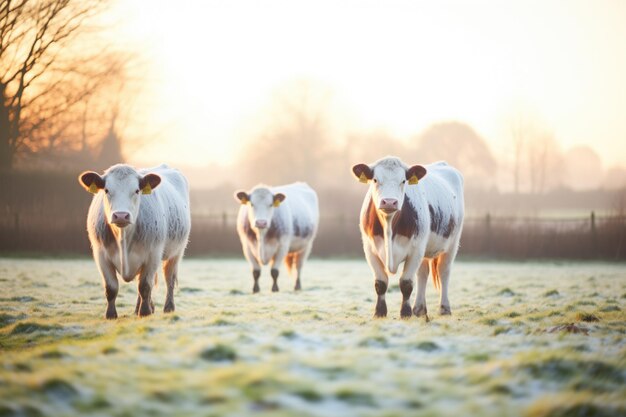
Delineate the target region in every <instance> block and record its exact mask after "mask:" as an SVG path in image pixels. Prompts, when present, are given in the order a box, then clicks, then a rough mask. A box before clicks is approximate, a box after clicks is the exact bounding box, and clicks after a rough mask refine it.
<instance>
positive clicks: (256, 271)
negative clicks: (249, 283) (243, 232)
mask: <svg viewBox="0 0 626 417" xmlns="http://www.w3.org/2000/svg"><path fill="white" fill-rule="evenodd" d="M243 248H244V250H243V254H244V256H245V257H246V259H247V260H248V262H249V263H250V265H251V266H252V279H254V285H253V287H252V293H254V294H256V293H258V292H259V291H260V290H261V289H260V287H259V277H260V276H261V264H260V263H259V261H258V260H257V258H256V257H255V256H254V254H253V253H252V250H251V248H250V245H249V244H248V243H247V242H246V244H245V245H244V246H243Z"/></svg>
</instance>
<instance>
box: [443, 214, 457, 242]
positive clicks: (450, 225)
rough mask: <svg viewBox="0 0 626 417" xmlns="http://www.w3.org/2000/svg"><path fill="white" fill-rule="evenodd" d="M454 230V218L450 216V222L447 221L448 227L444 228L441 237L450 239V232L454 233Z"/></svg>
mask: <svg viewBox="0 0 626 417" xmlns="http://www.w3.org/2000/svg"><path fill="white" fill-rule="evenodd" d="M455 228H456V221H454V217H452V216H450V221H448V225H447V226H446V229H445V230H444V232H443V237H445V238H448V237H450V235H451V234H452V232H454V229H455Z"/></svg>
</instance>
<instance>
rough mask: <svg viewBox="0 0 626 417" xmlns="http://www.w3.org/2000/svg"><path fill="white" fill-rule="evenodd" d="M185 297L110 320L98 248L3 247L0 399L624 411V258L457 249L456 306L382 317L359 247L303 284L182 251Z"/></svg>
mask: <svg viewBox="0 0 626 417" xmlns="http://www.w3.org/2000/svg"><path fill="white" fill-rule="evenodd" d="M179 281H180V283H179V288H178V289H177V290H176V307H177V311H176V312H175V313H172V314H168V315H164V314H163V312H162V308H163V301H164V295H165V288H164V285H163V282H162V277H160V285H159V287H158V288H157V290H156V294H155V296H154V301H155V303H156V307H157V313H156V314H155V315H153V316H151V317H149V318H146V319H138V318H136V317H134V316H133V314H132V313H133V310H134V306H135V297H136V293H137V292H136V285H135V284H134V283H132V284H122V285H121V287H120V296H119V297H118V303H117V306H118V313H119V314H120V318H119V319H118V320H117V321H106V320H104V318H103V315H104V309H105V300H104V294H103V289H102V287H101V284H100V280H99V277H98V274H97V271H96V267H95V265H94V263H93V262H92V261H90V260H41V259H40V260H24V259H0V288H1V289H2V290H1V292H0V363H1V368H0V416H6V415H23V416H39V415H46V416H78V415H81V416H83V415H89V416H144V415H145V416H177V415H178V416H186V415H189V416H249V415H255V416H256V415H258V416H263V415H272V416H325V417H326V416H411V415H416V416H422V415H423V416H440V415H452V416H533V417H535V416H536V417H540V416H563V417H565V416H624V415H626V339H625V334H626V314H625V312H624V310H625V307H626V306H625V304H626V266H625V265H624V264H621V265H620V264H604V263H588V264H586V263H489V262H458V263H457V264H456V266H455V269H454V270H453V277H452V284H451V292H450V300H451V303H452V316H446V317H442V316H439V315H437V314H436V313H435V312H436V311H437V308H436V307H437V295H436V293H435V289H434V287H433V286H432V283H430V282H429V286H428V289H427V300H428V307H429V311H430V312H431V313H430V318H431V321H430V322H426V321H425V320H424V319H418V318H416V317H413V318H412V319H410V320H400V318H399V309H400V299H401V294H400V291H399V289H398V286H397V279H393V280H392V281H390V292H389V293H388V296H387V303H388V307H389V313H390V314H389V316H388V317H387V318H386V319H373V318H372V314H373V309H374V300H375V293H374V288H373V279H372V277H371V274H370V271H369V269H368V267H367V265H366V263H365V261H364V260H337V261H327V260H311V261H310V262H309V263H308V264H307V265H306V266H305V271H304V278H303V287H304V291H302V292H300V293H294V292H293V290H292V287H293V282H292V281H291V279H289V278H287V277H286V274H284V273H283V276H282V277H281V278H279V286H280V288H281V292H279V293H271V292H270V287H271V278H270V277H269V271H263V275H262V276H261V293H260V294H257V295H252V294H251V289H252V278H251V274H250V272H249V270H248V266H247V264H246V263H245V262H244V261H243V260H238V259H237V260H199V259H187V260H185V261H184V262H183V264H182V270H181V273H180V280H179Z"/></svg>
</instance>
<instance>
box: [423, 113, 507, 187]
mask: <svg viewBox="0 0 626 417" xmlns="http://www.w3.org/2000/svg"><path fill="white" fill-rule="evenodd" d="M416 142H417V146H416V149H415V151H413V153H414V155H415V156H414V162H413V163H416V162H421V163H430V162H436V161H439V160H445V161H446V162H448V163H449V164H450V165H453V166H455V167H456V168H458V169H460V170H461V172H462V173H463V175H464V176H465V180H466V183H467V184H468V185H471V186H473V187H476V188H490V187H492V186H494V185H495V178H496V170H497V164H496V160H495V158H494V157H493V155H492V153H491V150H490V149H489V147H488V146H487V144H486V143H485V141H484V139H483V138H482V137H480V136H479V135H478V134H477V133H476V131H475V130H474V129H473V128H472V127H471V126H469V125H467V124H465V123H462V122H442V123H436V124H433V125H431V126H430V127H428V128H427V129H426V130H425V131H424V132H422V133H421V134H419V135H418V136H417V139H416Z"/></svg>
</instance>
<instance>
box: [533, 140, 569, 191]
mask: <svg viewBox="0 0 626 417" xmlns="http://www.w3.org/2000/svg"><path fill="white" fill-rule="evenodd" d="M526 155H527V158H528V178H529V186H530V192H531V193H537V194H543V193H544V192H546V191H547V189H548V188H551V187H554V186H556V185H558V184H560V182H561V174H562V158H561V153H560V150H559V145H558V143H557V141H556V139H555V138H554V135H552V134H551V133H548V132H544V133H543V134H537V135H535V136H533V137H532V138H529V142H528V146H527V147H526Z"/></svg>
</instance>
